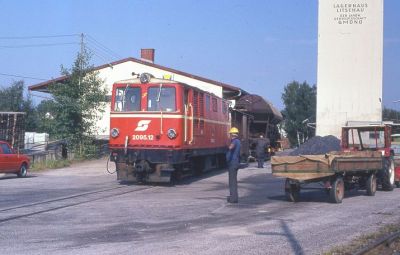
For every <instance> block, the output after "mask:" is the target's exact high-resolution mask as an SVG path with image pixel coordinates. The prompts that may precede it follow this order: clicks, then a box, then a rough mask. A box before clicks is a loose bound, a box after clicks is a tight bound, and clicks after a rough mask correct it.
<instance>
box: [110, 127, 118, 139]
mask: <svg viewBox="0 0 400 255" xmlns="http://www.w3.org/2000/svg"><path fill="white" fill-rule="evenodd" d="M118 136H119V130H118V128H113V129H111V137H112V138H116V137H118Z"/></svg>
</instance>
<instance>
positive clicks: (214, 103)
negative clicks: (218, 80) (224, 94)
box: [212, 97, 218, 112]
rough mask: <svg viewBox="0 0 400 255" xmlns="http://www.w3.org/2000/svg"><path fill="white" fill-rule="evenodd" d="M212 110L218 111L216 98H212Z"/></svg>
mask: <svg viewBox="0 0 400 255" xmlns="http://www.w3.org/2000/svg"><path fill="white" fill-rule="evenodd" d="M212 110H213V111H214V112H217V111H218V103H217V99H216V98H214V97H213V98H212Z"/></svg>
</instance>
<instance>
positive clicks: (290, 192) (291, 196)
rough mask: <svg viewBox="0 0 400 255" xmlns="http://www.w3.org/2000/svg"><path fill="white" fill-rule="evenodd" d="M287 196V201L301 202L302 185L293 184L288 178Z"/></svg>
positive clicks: (286, 184)
mask: <svg viewBox="0 0 400 255" xmlns="http://www.w3.org/2000/svg"><path fill="white" fill-rule="evenodd" d="M285 195H286V198H287V200H289V201H290V202H297V201H299V197H300V184H299V183H297V182H296V183H293V182H291V181H290V179H289V178H286V181H285Z"/></svg>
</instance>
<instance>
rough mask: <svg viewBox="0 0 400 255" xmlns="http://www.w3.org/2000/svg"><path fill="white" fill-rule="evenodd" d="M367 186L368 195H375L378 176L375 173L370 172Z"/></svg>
mask: <svg viewBox="0 0 400 255" xmlns="http://www.w3.org/2000/svg"><path fill="white" fill-rule="evenodd" d="M365 184H366V188H367V195H368V196H375V192H376V176H375V174H370V176H368V179H367V181H366V183H365Z"/></svg>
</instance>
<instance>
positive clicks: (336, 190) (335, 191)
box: [329, 177, 344, 204]
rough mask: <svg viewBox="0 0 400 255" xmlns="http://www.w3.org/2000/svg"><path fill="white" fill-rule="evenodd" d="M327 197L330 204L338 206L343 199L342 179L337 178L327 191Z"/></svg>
mask: <svg viewBox="0 0 400 255" xmlns="http://www.w3.org/2000/svg"><path fill="white" fill-rule="evenodd" d="M329 197H330V200H331V202H332V203H336V204H340V203H341V202H342V200H343V197H344V181H343V178H342V177H337V178H336V179H335V180H334V181H333V183H332V188H331V189H330V191H329Z"/></svg>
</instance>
